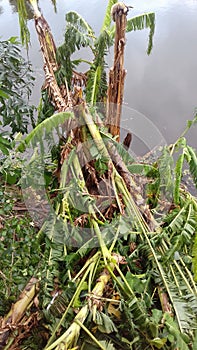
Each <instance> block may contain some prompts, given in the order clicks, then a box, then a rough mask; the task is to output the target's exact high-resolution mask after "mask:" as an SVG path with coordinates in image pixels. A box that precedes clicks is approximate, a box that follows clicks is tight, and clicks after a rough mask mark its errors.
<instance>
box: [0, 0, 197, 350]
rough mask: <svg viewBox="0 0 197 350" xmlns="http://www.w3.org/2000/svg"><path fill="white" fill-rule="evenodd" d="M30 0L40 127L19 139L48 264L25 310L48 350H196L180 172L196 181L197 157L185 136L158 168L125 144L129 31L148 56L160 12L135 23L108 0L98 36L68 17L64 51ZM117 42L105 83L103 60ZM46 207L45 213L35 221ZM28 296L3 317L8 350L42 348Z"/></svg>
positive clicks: (187, 207)
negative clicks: (143, 36) (28, 326)
mask: <svg viewBox="0 0 197 350" xmlns="http://www.w3.org/2000/svg"><path fill="white" fill-rule="evenodd" d="M20 2H21V3H22V1H20ZM30 3H31V4H32V6H33V8H34V14H35V25H36V30H37V33H38V37H39V41H40V46H41V50H42V54H43V59H44V71H45V79H46V81H45V84H44V86H43V91H42V100H41V102H40V105H39V118H38V125H37V126H36V127H35V129H34V130H33V131H32V132H31V133H30V134H29V135H28V136H27V137H26V138H25V139H24V141H23V142H22V143H21V144H20V145H19V146H18V151H24V150H25V149H26V150H27V149H28V148H29V149H31V150H33V155H32V157H31V159H30V161H28V163H27V164H26V167H25V169H24V172H23V177H22V179H21V186H22V188H23V194H24V199H25V202H26V205H27V206H28V208H29V212H30V213H31V215H33V216H34V218H36V220H38V222H39V224H40V226H41V229H40V230H39V232H38V233H37V240H38V242H39V243H40V246H41V247H42V248H41V249H42V260H43V262H44V263H43V262H42V264H41V266H40V269H39V268H38V272H37V275H36V276H34V278H35V280H33V282H35V284H36V287H37V288H35V289H32V280H31V283H29V284H28V285H27V288H25V289H24V291H25V290H26V291H27V292H29V291H30V292H31V298H30V303H28V306H31V305H32V308H36V310H39V316H38V318H37V322H35V324H36V327H35V329H34V332H35V333H36V330H37V332H39V327H40V329H42V334H44V337H45V339H46V341H45V344H46V346H45V349H46V350H50V349H57V350H58V349H79V348H80V349H86V348H88V349H106V350H109V349H123V348H124V349H135V350H138V349H161V348H162V349H185V350H187V349H191V348H192V346H194V345H196V342H197V334H196V316H197V300H196V293H197V287H196V279H197V277H196V275H197V270H196V266H197V263H196V256H197V254H196V238H195V232H196V222H197V221H196V216H197V202H196V198H195V197H194V195H192V194H191V193H190V191H189V190H188V187H187V186H183V182H182V179H183V175H184V173H185V171H186V169H185V168H187V166H188V172H189V174H190V177H191V179H190V181H191V183H192V184H194V186H196V187H197V156H196V153H195V151H194V150H193V149H192V148H191V147H190V146H188V145H187V142H186V139H185V138H184V136H185V134H183V135H182V136H181V137H180V138H179V139H178V140H177V142H175V143H174V144H173V145H170V146H166V147H164V148H163V149H162V150H161V151H160V155H159V156H158V157H157V158H156V159H154V161H152V162H151V163H150V162H148V161H145V160H141V162H136V160H135V159H133V158H132V157H131V156H130V155H129V154H128V153H127V151H126V150H125V148H124V147H123V146H122V145H121V144H120V143H119V139H120V116H121V105H122V96H123V89H124V78H125V70H124V66H123V63H124V46H125V31H131V30H136V29H142V28H144V27H149V28H150V42H149V49H148V51H150V49H151V46H152V35H153V33H154V14H152V13H151V14H144V15H142V16H139V17H134V18H132V19H129V20H127V14H128V10H129V8H128V7H127V6H125V5H124V4H123V3H118V2H117V1H109V2H108V7H107V10H106V15H105V19H104V23H103V26H102V29H101V33H100V35H99V37H98V38H96V37H95V34H94V32H93V30H92V28H91V27H90V26H89V25H88V23H87V22H86V21H85V20H84V19H83V18H82V17H81V16H79V15H78V14H77V13H75V12H70V13H68V14H67V15H66V21H67V26H66V32H65V42H64V43H63V44H62V46H61V47H59V48H56V46H55V42H54V39H53V36H52V33H51V31H50V28H49V26H48V23H47V22H46V20H45V18H44V17H43V15H42V14H41V13H40V11H39V9H38V7H37V1H35V0H34V1H33V0H30ZM23 5H24V4H23ZM23 8H24V7H23V6H21V9H23ZM113 21H114V22H115V23H114V22H113ZM114 38H115V40H114ZM114 41H115V45H114V50H115V52H114V63H113V67H112V68H111V70H110V73H109V82H108V81H107V74H106V61H105V57H106V54H107V52H108V49H109V47H110V46H111V45H112V44H113V42H114ZM81 47H87V48H89V49H90V50H91V51H92V53H93V55H94V59H93V62H87V63H88V64H89V69H88V71H87V72H85V73H81V72H78V71H77V66H78V64H79V63H80V62H82V61H83V60H80V59H79V60H72V54H73V53H74V52H75V51H76V50H79V49H80V48H81ZM196 119H197V118H196V116H195V118H194V121H192V122H188V128H189V127H191V125H192V124H194V123H195V122H196ZM127 146H129V144H127ZM175 152H177V154H178V159H177V161H176V162H175V161H174V154H175ZM164 173H165V176H164ZM49 175H50V176H49ZM187 179H189V177H188V176H187ZM39 203H40V204H42V208H44V209H42V212H40V213H39V212H38V211H36V216H35V209H36V208H38V207H39V206H38V205H39ZM44 210H45V214H44ZM43 217H44V220H43ZM192 251H193V255H194V257H193V258H192ZM24 295H26V294H25V293H23V294H22V296H20V298H19V301H18V302H16V304H15V305H14V307H12V310H10V313H9V314H8V315H6V316H5V317H4V319H3V320H2V326H1V334H0V341H1V344H2V345H3V346H5V348H7V349H8V348H9V349H10V348H11V346H12V349H14V348H17V346H18V347H19V348H21V349H22V348H28V349H33V348H38V349H40V348H41V347H39V344H38V343H37V342H36V339H35V338H36V337H35V333H34V332H33V331H32V333H31V336H30V337H29V338H28V339H24V338H23V336H22V332H21V331H20V330H21V327H22V325H23V327H24V325H25V321H27V317H26V318H25V317H24V310H25V307H26V299H23V298H24ZM35 297H36V299H34V298H35ZM33 300H34V301H33ZM38 300H39V304H38ZM23 301H24V302H23ZM17 303H18V304H17ZM29 304H30V305H29ZM17 305H23V307H24V309H23V313H20V312H19V310H18V311H17ZM29 310H31V309H29ZM29 310H27V313H28V312H30V311H29ZM16 315H18V317H16ZM8 323H9V325H10V327H9V325H8ZM8 327H9V331H8ZM43 327H44V329H45V331H44V330H43ZM12 329H13V331H10V330H12ZM17 337H18V338H17Z"/></svg>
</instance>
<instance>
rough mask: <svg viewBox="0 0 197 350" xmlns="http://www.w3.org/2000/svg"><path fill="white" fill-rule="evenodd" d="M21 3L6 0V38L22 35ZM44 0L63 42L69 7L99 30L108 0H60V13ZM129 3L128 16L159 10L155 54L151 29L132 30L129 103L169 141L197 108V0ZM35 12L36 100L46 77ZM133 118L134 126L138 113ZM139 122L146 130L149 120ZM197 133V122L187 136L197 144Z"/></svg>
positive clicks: (1, 28) (1, 29)
mask: <svg viewBox="0 0 197 350" xmlns="http://www.w3.org/2000/svg"><path fill="white" fill-rule="evenodd" d="M16 3H17V1H14V0H9V1H8V0H0V35H1V39H8V38H9V37H11V36H16V35H18V36H19V26H18V17H17V13H16V11H17V6H16ZM39 4H40V6H41V8H42V12H43V14H44V16H45V18H46V19H47V21H48V22H49V24H50V27H51V30H52V33H53V35H54V38H55V41H56V44H57V45H58V44H61V42H62V40H63V32H64V27H65V13H66V12H68V11H70V10H74V11H77V12H79V13H80V14H81V15H82V16H83V17H84V18H85V19H86V20H87V22H88V23H89V24H90V25H91V26H92V27H93V28H94V29H95V31H96V33H98V32H99V28H100V27H101V24H102V19H103V15H104V13H105V8H106V5H107V0H97V1H96V0H93V1H89V2H87V0H67V1H66V0H57V13H55V12H54V8H53V2H52V1H50V0H40V1H39ZM126 4H127V5H132V6H133V7H134V9H133V10H131V11H130V13H129V15H128V17H131V16H135V15H138V14H141V13H144V12H152V11H153V12H155V14H156V30H155V35H154V47H153V50H152V53H151V55H150V56H147V54H146V49H147V42H148V34H149V32H148V30H144V31H140V32H132V33H128V34H127V46H126V53H125V54H126V57H125V67H126V69H127V76H126V86H125V97H124V104H125V106H127V107H129V108H133V109H135V110H137V111H138V112H139V113H142V114H143V115H144V116H145V117H146V118H148V120H150V121H151V123H152V124H149V128H150V126H151V125H152V126H153V128H155V127H156V128H157V129H159V131H160V133H161V135H163V137H164V139H165V140H166V141H167V142H168V143H171V142H174V141H175V140H176V138H177V137H179V135H180V134H181V132H182V131H183V130H184V128H185V125H186V121H187V120H188V119H192V118H193V115H194V110H195V107H197V59H196V57H197V42H196V38H197V21H196V18H197V0H182V1H180V0H149V1H145V0H132V1H131V0H128V1H127V2H126ZM29 16H30V20H29V28H30V31H31V48H30V52H29V57H30V60H31V61H32V63H33V66H34V70H35V71H36V77H37V80H36V86H35V89H34V92H33V95H32V99H33V102H34V103H35V104H37V103H38V101H39V95H40V93H39V91H40V86H41V84H42V81H43V72H42V57H41V53H40V50H39V44H38V39H37V36H36V33H35V30H34V21H33V20H32V18H31V16H32V15H31V12H30V13H29ZM111 51H113V50H111ZM24 54H25V52H24ZM110 64H111V62H110ZM128 123H129V125H127V126H128V127H131V124H132V118H131V120H130V121H128ZM127 126H126V128H127ZM139 127H140V128H141V129H142V130H143V133H144V134H145V133H146V131H147V130H146V126H145V125H144V123H143V122H142V123H141V125H139ZM196 132H197V127H193V128H192V129H191V130H190V131H189V133H188V136H187V138H188V142H189V144H190V145H192V146H193V147H196V148H197V141H196ZM153 137H154V132H153Z"/></svg>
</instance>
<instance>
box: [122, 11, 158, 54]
mask: <svg viewBox="0 0 197 350" xmlns="http://www.w3.org/2000/svg"><path fill="white" fill-rule="evenodd" d="M145 28H149V29H150V34H149V42H148V49H147V53H148V55H149V54H150V53H151V50H152V47H153V35H154V31H155V14H154V13H152V12H150V13H144V14H142V15H140V16H136V17H133V18H131V19H129V20H128V22H127V29H126V31H127V32H131V31H133V30H142V29H145Z"/></svg>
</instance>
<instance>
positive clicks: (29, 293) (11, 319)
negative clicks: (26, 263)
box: [0, 277, 39, 349]
mask: <svg viewBox="0 0 197 350" xmlns="http://www.w3.org/2000/svg"><path fill="white" fill-rule="evenodd" d="M38 282H39V281H38V279H37V278H34V277H32V278H31V280H30V281H29V282H28V284H27V285H26V287H25V288H24V290H23V291H22V293H21V294H20V295H19V298H18V301H17V302H16V303H15V304H13V305H12V307H11V310H10V311H9V313H8V314H7V315H6V316H5V317H4V318H3V319H2V321H1V323H0V348H4V349H6V348H7V347H6V344H7V341H8V339H9V337H10V335H11V334H12V331H13V330H14V332H15V331H16V330H17V328H19V327H21V325H22V324H20V322H21V320H22V318H23V316H24V315H25V312H26V311H27V310H28V309H29V308H30V307H31V305H32V303H33V301H34V299H35V298H36V296H37V294H38V292H39V288H38V286H39V283H38ZM9 345H10V344H9Z"/></svg>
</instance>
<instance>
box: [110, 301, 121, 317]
mask: <svg viewBox="0 0 197 350" xmlns="http://www.w3.org/2000/svg"><path fill="white" fill-rule="evenodd" d="M107 311H108V313H109V314H110V315H114V316H115V317H116V318H118V319H119V320H120V318H121V312H120V311H119V310H118V309H117V308H116V307H115V306H113V302H111V303H109V306H108V309H107Z"/></svg>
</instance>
